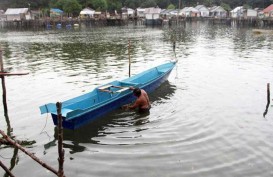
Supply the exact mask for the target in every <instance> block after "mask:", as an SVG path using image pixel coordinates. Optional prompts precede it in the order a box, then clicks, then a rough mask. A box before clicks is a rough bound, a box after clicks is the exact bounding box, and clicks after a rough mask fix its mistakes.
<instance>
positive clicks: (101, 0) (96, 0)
mask: <svg viewBox="0 0 273 177" xmlns="http://www.w3.org/2000/svg"><path fill="white" fill-rule="evenodd" d="M91 3H92V7H93V8H94V9H95V10H107V2H106V0H91Z"/></svg>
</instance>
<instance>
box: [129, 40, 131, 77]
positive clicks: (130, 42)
mask: <svg viewBox="0 0 273 177" xmlns="http://www.w3.org/2000/svg"><path fill="white" fill-rule="evenodd" d="M130 47H131V42H130V39H129V41H128V57H129V77H131V57H130Z"/></svg>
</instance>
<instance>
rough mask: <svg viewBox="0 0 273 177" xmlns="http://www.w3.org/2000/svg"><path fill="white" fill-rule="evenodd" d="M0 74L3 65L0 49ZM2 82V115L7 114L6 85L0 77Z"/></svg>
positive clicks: (0, 50)
mask: <svg viewBox="0 0 273 177" xmlns="http://www.w3.org/2000/svg"><path fill="white" fill-rule="evenodd" d="M0 72H4V64H3V59H2V49H1V48H0ZM0 77H1V80H2V91H3V95H2V96H3V106H4V113H5V114H8V106H7V91H6V84H5V77H4V76H2V75H1V76H0Z"/></svg>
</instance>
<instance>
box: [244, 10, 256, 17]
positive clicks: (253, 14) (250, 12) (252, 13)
mask: <svg viewBox="0 0 273 177" xmlns="http://www.w3.org/2000/svg"><path fill="white" fill-rule="evenodd" d="M257 17H258V11H257V10H255V9H246V11H244V18H245V19H255V18H257Z"/></svg>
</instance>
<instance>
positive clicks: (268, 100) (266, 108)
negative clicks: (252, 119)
mask: <svg viewBox="0 0 273 177" xmlns="http://www.w3.org/2000/svg"><path fill="white" fill-rule="evenodd" d="M269 104H270V84H269V83H267V104H266V107H265V111H264V114H263V116H264V117H265V115H266V114H267V111H268V107H269Z"/></svg>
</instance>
